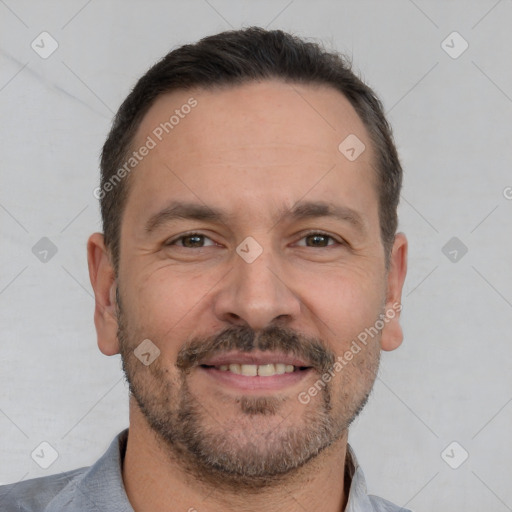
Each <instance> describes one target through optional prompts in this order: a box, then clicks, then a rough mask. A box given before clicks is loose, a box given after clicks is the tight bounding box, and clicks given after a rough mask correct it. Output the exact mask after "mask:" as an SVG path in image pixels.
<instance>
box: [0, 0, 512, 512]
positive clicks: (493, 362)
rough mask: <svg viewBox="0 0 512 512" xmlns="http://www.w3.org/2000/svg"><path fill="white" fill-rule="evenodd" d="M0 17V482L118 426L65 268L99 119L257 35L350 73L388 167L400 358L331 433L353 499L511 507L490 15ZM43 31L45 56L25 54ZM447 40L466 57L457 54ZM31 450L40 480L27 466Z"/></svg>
mask: <svg viewBox="0 0 512 512" xmlns="http://www.w3.org/2000/svg"><path fill="white" fill-rule="evenodd" d="M0 19H1V25H0V38H1V41H0V48H1V57H0V62H1V66H0V102H1V111H0V112H1V114H0V115H1V119H2V123H1V124H0V138H1V140H2V151H1V173H2V175H1V176H2V186H1V189H0V222H1V233H2V250H1V251H0V265H1V266H0V268H1V272H0V315H1V351H0V358H1V367H0V433H1V435H0V439H1V443H2V446H1V455H0V461H1V463H0V483H8V482H15V481H18V480H21V479H28V478H33V477H37V476H41V475H47V474H51V473H57V472H61V471H64V470H68V469H72V468H76V467H79V466H84V465H90V464H91V463H93V462H94V461H95V460H96V459H97V458H98V457H99V456H100V455H101V454H102V453H103V452H104V450H105V449H106V448H107V446H108V444H109V443H110V441H111V439H112V437H113V436H114V435H115V434H116V433H117V432H119V431H120V430H121V429H122V428H124V427H126V426H127V423H128V407H127V388H126V385H125V383H124V380H123V377H122V373H121V370H120V359H119V356H114V357H111V358H108V357H105V356H103V355H102V354H101V353H100V352H99V350H98V349H97V346H96V334H95V330H94V325H93V306H94V302H93V299H92V290H91V287H90V284H89V278H88V272H87V263H86V251H85V248H86V240H87V237H88V235H89V234H90V233H91V232H93V231H98V230H100V229H101V226H100V222H99V209H98V202H97V200H96V199H95V198H94V197H93V194H92V192H93V189H94V188H95V187H96V186H97V182H98V172H99V171H98V155H99V151H100V148H101V145H102V143H103V141H104V138H105V136H106V133H107V130H108V129H109V126H110V122H111V118H112V115H113V113H114V112H115V111H116V110H117V108H118V106H119V104H120V102H121V101H122V100H123V99H124V97H125V96H126V95H127V93H128V92H129V90H130V88H131V87H132V86H133V85H134V83H135V81H136V79H137V78H138V77H139V76H140V75H141V74H143V73H144V72H145V71H146V69H147V68H148V67H149V65H151V64H152V63H153V62H155V61H156V60H157V59H159V58H160V57H162V56H163V55H164V54H165V53H167V52H168V51H169V50H170V49H171V48H173V47H175V46H177V45H180V44H183V43H186V42H192V41H195V40H197V39H198V38H200V37H202V36H204V35H207V34H211V33H214V32H218V31H221V30H226V29H229V28H231V27H234V28H238V27H241V26H249V25H260V26H265V27H268V28H282V29H285V30H290V31H293V32H294V33H296V34H298V35H302V36H307V37H312V38H314V39H316V40H321V41H324V42H325V43H326V45H327V46H328V47H332V48H336V49H338V50H341V51H343V52H346V53H347V54H349V55H351V56H353V59H354V63H355V67H356V69H357V70H359V71H360V73H361V75H362V76H363V78H364V79H365V80H366V81H367V82H368V83H369V84H370V85H371V86H373V87H374V88H375V90H376V91H377V92H378V94H379V95H380V96H381V98H382V100H383V102H384V105H385V107H386V110H387V112H388V115H389V119H390V121H391V123H392V125H393V126H394V131H395V136H396V140H397V144H398V147H399V151H400V154H401V157H402V160H403V165H404V168H405V183H404V189H403V195H402V200H401V207H400V230H402V231H404V232H405V233H406V234H407V235H408V238H409V242H410V253H409V272H408V277H407V280H406V283H405V289H404V296H403V304H404V310H403V326H404V331H405V342H404V344H403V346H402V347H401V348H400V349H398V350H397V351H395V352H391V353H385V354H384V355H383V361H382V367H381V373H380V378H379V380H378V381H377V383H376V386H375V390H374V393H373V395H372V397H371V399H370V402H369V404H368V406H367V408H366V409H365V411H364V412H363V414H362V415H361V416H360V418H359V419H358V420H357V421H356V424H355V425H354V427H353V428H352V430H351V436H350V442H351V444H352V445H353V446H354V447H355V449H356V454H357V455H358V458H359V460H360V462H361V464H362V466H363V469H364V471H365V473H366V477H367V482H368V487H369V491H370V492H371V493H374V494H378V495H382V496H384V497H386V498H388V499H390V500H392V501H394V502H396V503H397V504H399V505H405V504H407V506H408V507H410V508H412V509H414V510H416V511H424V512H427V511H431V510H465V511H467V512H470V511H481V510H492V511H495V512H501V511H506V510H512V486H510V481H511V478H512V439H511V435H510V433H511V431H512V429H511V427H512V403H511V402H512V372H511V371H510V370H511V367H512V343H511V337H510V326H511V324H512V271H511V268H510V267H511V262H512V243H511V237H510V234H511V233H512V200H511V198H512V188H511V187H512V173H511V152H510V141H511V131H512V130H511V125H510V121H511V114H512V99H511V97H512V67H511V65H510V62H511V61H510V56H511V47H512V35H511V34H512V31H511V30H510V27H511V26H512V2H511V1H510V0H501V1H495V0H489V1H487V0H485V1H484V0H481V1H443V2H441V1H427V0H415V1H414V2H413V1H410V0H409V1H408V0H397V1H385V2H384V1H338V2H334V1H331V2H328V1H323V2H320V1H317V2H305V1H300V0H295V1H289V0H280V1H261V2H247V1H242V2H238V1H236V2H235V1H222V0H208V1H207V0H193V1H186V2H185V1H172V2H170V1H167V2H163V1H162V2H156V1H154V2H142V1H111V2H101V1H99V0H92V1H89V2H86V1H83V0H81V1H78V0H74V1H68V2H63V1H61V2H55V1H53V2H51V1H46V2H35V1H22V0H19V1H16V0H0ZM43 31H47V32H49V33H50V34H51V35H52V37H53V38H54V39H55V40H56V41H57V42H58V45H59V46H58V49H57V50H56V51H55V52H54V53H53V54H52V55H50V56H49V57H48V58H46V59H43V58H41V57H40V56H39V54H38V53H36V52H35V51H34V50H33V49H32V48H31V43H32V41H33V40H35V41H36V43H37V42H38V41H39V45H41V44H42V43H40V38H38V36H39V34H40V33H41V32H43ZM453 31H457V32H458V33H459V34H460V36H461V37H462V38H464V40H465V41H467V43H468V44H469V47H468V48H467V50H466V51H465V52H464V53H462V54H460V55H457V58H453V55H454V54H458V53H459V52H460V51H461V50H462V49H463V47H464V41H463V40H462V39H460V38H459V36H457V35H455V36H451V37H449V38H448V39H446V38H447V36H449V35H450V34H451V33H452V32H453ZM444 40H446V42H445V43H444V44H442V42H443V41H444ZM45 48H49V43H48V40H47V42H46V43H45ZM445 50H448V51H449V52H451V53H452V56H450V55H449V54H448V53H447V51H445ZM42 237H48V238H49V239H50V240H51V241H52V242H53V244H55V246H56V248H57V253H56V254H55V255H53V256H52V255H51V253H48V255H47V256H46V257H47V261H46V262H44V261H40V259H39V258H40V257H43V256H42V254H39V257H37V250H34V252H36V254H34V252H33V250H32V248H33V247H34V245H36V243H37V242H38V241H39V240H40V239H41V238H42ZM452 237H457V239H458V240H459V241H455V242H452V243H455V245H454V246H453V247H452V246H448V248H447V249H445V251H444V252H443V250H442V249H443V247H444V246H445V244H446V243H447V242H448V241H449V240H450V239H452ZM41 243H43V242H41ZM461 244H464V246H465V247H467V249H468V252H467V253H466V254H465V255H462V252H463V251H462V250H461V249H463V246H462V245H461ZM37 247H39V246H36V249H37ZM453 250H456V251H457V253H456V256H457V259H456V261H452V260H453V258H454V257H455V253H453V252H452V253H451V254H450V251H453ZM445 253H446V254H445ZM42 441H46V442H48V443H50V445H52V446H53V447H54V449H55V450H56V451H57V453H58V458H57V460H56V461H55V462H54V463H53V464H52V465H51V466H50V467H49V468H48V469H42V468H40V467H39V466H38V465H37V464H36V462H35V461H34V460H33V459H32V458H31V453H32V451H33V450H34V449H36V448H37V447H38V446H39V445H40V443H41V442H42ZM453 441H456V442H457V443H458V445H456V446H455V447H453V446H452V447H451V448H449V449H448V450H447V451H445V452H444V453H445V460H447V461H449V462H450V463H451V464H452V465H457V464H458V463H460V461H461V460H462V456H463V454H464V452H463V451H462V450H466V451H467V452H468V453H469V458H468V459H467V460H466V461H465V462H464V463H463V464H462V465H460V467H458V468H457V469H452V467H450V466H449V465H448V464H447V462H445V460H443V457H442V455H441V453H442V452H443V450H445V448H446V447H447V446H448V445H449V444H450V443H452V442H453ZM452 449H453V451H452Z"/></svg>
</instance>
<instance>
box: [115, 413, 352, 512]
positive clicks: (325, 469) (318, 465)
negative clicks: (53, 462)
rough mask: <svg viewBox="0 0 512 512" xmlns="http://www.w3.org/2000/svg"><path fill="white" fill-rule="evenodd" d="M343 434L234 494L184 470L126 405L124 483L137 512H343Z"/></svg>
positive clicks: (345, 445)
mask: <svg viewBox="0 0 512 512" xmlns="http://www.w3.org/2000/svg"><path fill="white" fill-rule="evenodd" d="M346 452H347V436H346V435H345V436H343V437H342V438H341V439H340V440H338V441H337V442H336V443H334V444H333V445H332V446H331V447H329V448H328V449H326V450H324V451H323V452H322V453H321V454H320V455H318V456H317V457H316V458H315V459H313V460H311V461H309V462H308V463H307V464H306V465H305V466H303V467H302V468H300V469H298V470H297V471H295V472H294V474H293V475H288V476H287V477H285V478H282V479H280V480H279V485H272V486H268V487H263V488H260V489H257V490H254V489H253V490H251V491H247V492H244V491H240V490H239V491H237V492H233V491H230V490H227V489H225V488H221V487H218V486H217V487H214V486H213V485H212V484H211V482H206V481H204V480H202V479H201V478H198V477H197V476H196V475H194V474H193V473H190V471H187V469H186V468H184V467H183V465H182V464H180V462H179V458H178V457H176V456H175V454H173V453H172V452H171V450H170V449H169V447H168V446H167V445H165V444H164V443H163V442H162V441H161V440H160V439H159V438H158V436H157V435H156V434H155V433H154V431H153V430H152V429H151V428H150V427H149V425H148V424H147V422H146V421H145V419H144V418H143V416H142V413H141V412H140V410H139V409H138V407H136V406H135V407H133V404H130V430H129V434H128V442H127V447H126V454H125V457H124V462H123V471H122V474H123V481H124V486H125V489H126V493H127V496H128V499H129V500H130V503H131V505H132V507H133V509H134V511H135V512H174V511H184V510H186V511H189V512H194V511H196V512H218V511H222V512H235V511H237V512H256V511H260V510H268V509H270V510H274V511H276V512H304V510H317V509H318V504H319V503H321V504H322V510H323V511H324V512H340V511H344V510H345V507H346V503H347V497H348V490H349V489H348V488H345V486H346V482H345V457H346Z"/></svg>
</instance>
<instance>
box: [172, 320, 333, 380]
mask: <svg viewBox="0 0 512 512" xmlns="http://www.w3.org/2000/svg"><path fill="white" fill-rule="evenodd" d="M232 350H237V351H240V352H247V353H249V352H253V351H256V350H258V351H261V352H266V351H271V352H277V351H279V352H284V353H285V354H287V355H293V356H296V357H298V358H300V359H301V360H303V361H304V362H305V363H306V364H307V365H308V366H311V367H312V368H314V369H316V370H317V371H318V372H319V373H324V372H325V371H327V370H328V369H329V368H330V367H332V366H333V365H334V362H335V360H336V355H335V354H334V353H333V352H332V351H331V350H330V349H328V348H327V347H325V345H324V343H323V342H322V341H321V340H320V339H317V338H312V337H308V336H305V335H302V334H298V333H296V332H294V331H292V330H291V329H288V328H284V327H278V326H271V327H268V328H266V329H264V330H262V331H260V332H259V333H258V334H257V333H256V331H255V330H254V329H252V328H251V327H248V326H235V327H228V328H226V329H224V330H223V331H221V332H220V333H219V334H216V335H213V336H210V337H208V338H206V339H205V338H194V339H192V340H190V341H189V342H187V343H185V345H184V346H183V347H182V348H181V349H180V351H179V353H178V358H177V361H176V366H177V367H178V368H179V369H181V370H183V371H186V372H188V371H189V370H190V369H191V368H193V367H194V366H199V365H200V364H201V361H203V360H205V359H206V358H209V357H213V356H215V355H218V354H221V353H224V352H229V351H232Z"/></svg>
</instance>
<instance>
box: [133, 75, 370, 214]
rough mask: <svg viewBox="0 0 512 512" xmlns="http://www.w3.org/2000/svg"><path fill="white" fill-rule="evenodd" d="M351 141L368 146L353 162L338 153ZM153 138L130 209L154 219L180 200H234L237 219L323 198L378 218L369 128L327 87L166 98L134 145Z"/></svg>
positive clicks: (196, 92) (268, 87) (276, 84)
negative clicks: (254, 209) (255, 206)
mask: <svg viewBox="0 0 512 512" xmlns="http://www.w3.org/2000/svg"><path fill="white" fill-rule="evenodd" d="M191 105H193V106H191ZM353 136H356V137H357V138H358V139H359V140H360V141H361V142H363V143H364V145H365V146H366V149H365V150H364V152H363V153H362V154H361V155H360V156H359V157H358V158H357V160H355V161H350V160H349V159H347V158H346V157H345V156H344V155H343V154H342V153H341V152H340V151H339V149H338V146H339V145H340V143H342V141H344V140H345V139H347V137H353ZM149 140H151V141H152V142H151V145H152V146H153V148H152V149H151V151H149V154H148V155H147V156H146V157H144V159H143V160H141V161H140V162H139V163H138V165H137V167H136V169H135V170H134V171H133V172H132V174H131V175H130V186H129V188H130V191H129V195H128V204H127V207H126V210H129V204H130V203H131V204H132V205H134V206H135V207H136V209H137V210H138V212H139V214H147V215H146V216H150V215H151V212H152V210H155V209H156V208H159V207H163V206H165V204H166V203H167V202H169V200H170V199H174V198H176V197H180V198H185V199H190V200H195V201H196V202H202V203H203V204H207V205H210V206H219V207H220V206H222V205H223V204H225V203H230V206H232V210H233V209H235V207H236V209H237V211H238V212H241V211H244V205H245V210H246V211H248V212H250V211H251V204H250V203H251V201H254V203H255V204H258V205H259V210H260V211H264V210H274V211H273V212H270V211H269V213H270V214H272V215H273V218H274V217H275V211H276V210H282V209H283V206H284V207H286V206H291V205H292V204H293V203H295V202H296V201H297V200H298V199H300V198H301V197H304V196H306V195H308V199H314V196H315V195H316V196H318V197H320V196H321V198H322V199H323V200H326V201H330V202H336V201H338V202H341V203H352V206H353V207H354V208H355V209H357V208H359V209H360V210H361V209H362V210H363V211H364V210H367V211H368V213H369V214H371V213H372V212H371V211H370V210H373V211H374V212H376V208H375V203H376V201H375V200H376V192H375V172H374V170H373V168H372V167H373V151H372V147H371V144H370V141H369V136H368V133H367V130H366V128H365V126H364V124H363V123H362V121H361V119H360V118H359V116H358V115H357V113H356V112H355V110H354V108H353V107H352V106H351V104H350V102H349V101H348V100H347V99H346V98H345V97H344V96H343V95H342V94H341V93H340V92H338V91H336V90H334V89H333V88H330V87H326V86H310V85H299V84H287V83H283V82H280V81H277V80H269V81H264V82H257V83H256V82H251V83H247V84H243V85H237V86H234V87H231V86H230V87H223V88H216V89H211V90H205V89H193V90H180V91H175V92H172V93H167V94H164V95H162V96H160V97H159V98H157V100H156V101H155V103H154V104H153V105H152V107H151V108H150V110H149V111H148V113H147V114H146V116H145V117H144V119H143V120H142V123H141V125H140V127H139V129H138V131H137V134H136V137H135V140H134V144H133V145H132V146H133V147H134V148H138V147H141V146H143V145H145V144H147V142H148V141H149ZM318 197H317V198H318ZM227 206H229V205H227ZM346 206H350V204H346ZM228 213H229V212H228Z"/></svg>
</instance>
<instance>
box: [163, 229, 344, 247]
mask: <svg viewBox="0 0 512 512" xmlns="http://www.w3.org/2000/svg"><path fill="white" fill-rule="evenodd" d="M194 235H197V236H201V237H204V238H208V239H209V240H211V238H210V237H209V236H206V235H204V234H203V233H197V232H195V231H191V232H189V233H184V234H183V235H180V236H179V237H176V238H174V239H172V240H169V241H168V242H166V243H165V244H164V245H165V246H173V245H176V242H179V241H180V240H183V239H184V238H188V237H192V236H194ZM312 235H320V236H323V237H326V238H330V239H331V240H333V241H334V242H335V243H334V244H328V245H327V246H323V247H309V249H326V248H327V247H332V246H335V245H346V243H345V242H344V241H340V240H337V239H336V238H334V237H333V236H332V235H329V234H328V233H324V232H322V231H309V232H307V233H304V234H303V235H302V237H301V238H300V240H303V239H304V238H307V237H308V236H312ZM212 242H213V240H212ZM178 247H181V248H182V249H205V247H185V246H178ZM208 247H211V246H208ZM301 247H308V246H301Z"/></svg>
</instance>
